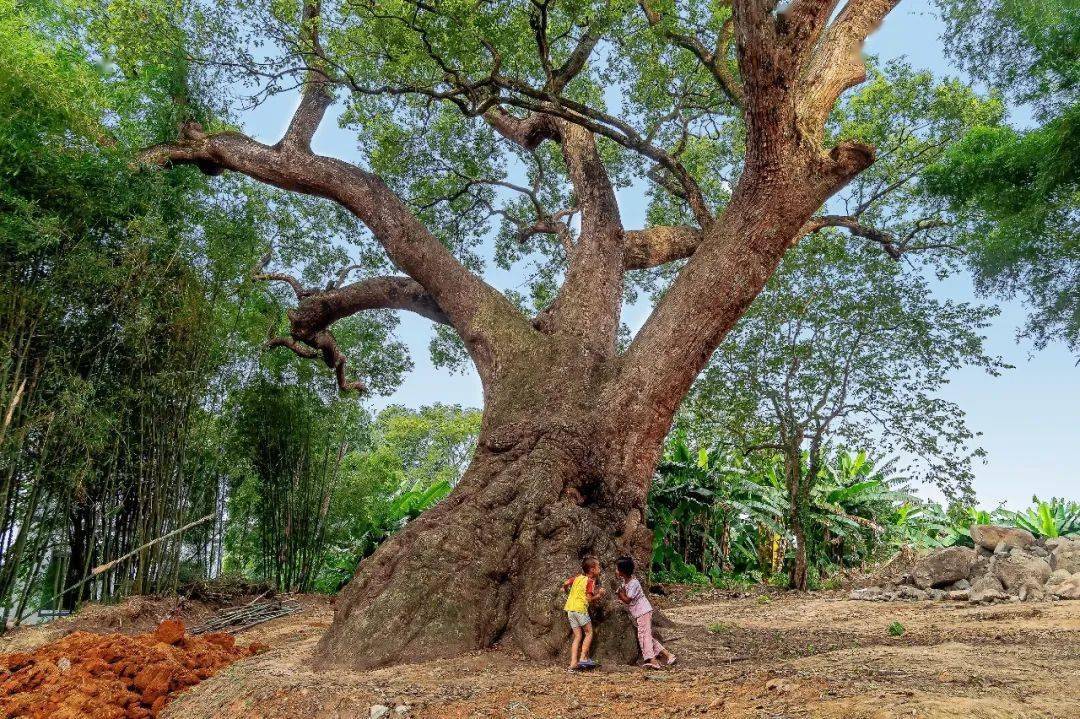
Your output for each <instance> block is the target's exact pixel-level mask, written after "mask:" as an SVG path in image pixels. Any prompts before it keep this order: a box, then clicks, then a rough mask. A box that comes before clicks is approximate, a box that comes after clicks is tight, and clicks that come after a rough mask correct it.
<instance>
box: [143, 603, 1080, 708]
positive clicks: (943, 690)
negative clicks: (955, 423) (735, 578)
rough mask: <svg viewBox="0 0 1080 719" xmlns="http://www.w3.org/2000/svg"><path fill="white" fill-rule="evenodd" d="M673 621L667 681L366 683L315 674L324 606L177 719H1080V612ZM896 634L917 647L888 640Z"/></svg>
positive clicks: (725, 608) (611, 670)
mask: <svg viewBox="0 0 1080 719" xmlns="http://www.w3.org/2000/svg"><path fill="white" fill-rule="evenodd" d="M666 612H667V613H668V615H669V616H670V617H671V618H672V619H673V620H674V621H675V622H676V627H675V629H672V630H668V632H667V637H668V638H667V640H666V641H667V644H668V646H669V648H670V649H671V650H672V651H674V652H675V653H676V654H677V655H678V657H679V662H678V664H677V665H676V667H674V668H672V669H671V670H667V671H663V672H650V673H646V672H645V671H644V670H641V669H638V668H633V667H622V666H619V667H612V666H604V667H602V668H601V669H600V670H598V671H595V672H591V673H588V674H575V675H569V674H567V673H566V672H565V670H564V669H563V668H562V667H560V666H550V665H544V664H539V663H535V662H531V661H527V660H525V659H523V658H522V657H521V656H520V655H518V654H517V653H516V652H514V651H512V650H510V649H500V648H496V649H493V650H490V651H484V652H476V653H474V654H472V655H469V656H466V657H462V658H459V659H457V660H453V661H449V660H443V661H433V662H426V663H419V664H413V665H406V666H398V667H393V668H388V669H381V670H377V671H366V672H353V671H347V670H328V671H317V670H315V669H313V668H312V666H311V659H312V649H313V647H314V645H315V642H316V641H317V640H318V637H319V635H320V634H321V632H322V631H323V630H324V629H325V628H326V627H327V626H328V624H329V622H330V619H331V612H330V608H329V607H328V606H327V605H325V604H323V605H313V606H309V607H308V608H307V609H306V610H305V611H304V612H303V613H301V614H298V615H294V616H292V617H288V618H285V619H280V620H276V621H274V622H271V623H268V624H266V625H263V626H261V627H256V628H254V629H252V630H250V631H249V632H245V633H244V635H243V639H244V640H245V641H250V640H256V641H262V642H266V643H267V644H269V645H270V646H271V650H270V651H269V652H267V653H265V654H262V655H259V656H256V657H252V658H251V659H247V660H244V661H241V662H237V663H236V664H233V665H232V666H230V667H229V668H227V669H225V670H223V671H222V672H221V673H219V674H218V675H217V676H215V677H213V678H212V679H210V680H208V681H206V682H203V683H202V684H200V685H199V686H197V687H194V688H193V689H190V690H188V691H187V692H185V693H184V694H182V695H180V696H179V697H178V698H177V699H176V700H175V701H174V702H173V703H172V704H171V705H170V706H169V707H168V708H167V709H166V710H165V712H164V715H163V716H164V717H169V718H172V719H198V718H200V717H232V718H235V719H247V718H255V717H258V718H260V719H286V718H287V719H302V718H306V717H320V718H323V717H325V718H327V719H353V718H363V719H367V717H368V716H369V711H370V707H371V706H372V705H373V704H383V705H386V706H389V707H395V706H398V705H406V706H408V707H409V708H410V714H409V716H412V717H416V718H417V719H420V718H424V717H431V718H432V719H436V718H437V719H456V718H462V719H464V718H466V717H469V718H471V717H514V718H518V717H551V718H552V719H555V718H557V717H565V718H567V719H569V718H570V717H574V718H577V717H581V718H585V717H618V718H622V717H626V718H627V719H642V718H643V717H730V718H736V719H738V718H741V717H755V718H761V719H766V718H768V719H781V718H787V717H822V718H835V719H841V718H843V719H860V718H863V717H865V718H866V719H886V718H892V717H934V718H937V717H941V718H945V717H949V718H952V717H955V718H956V719H961V718H963V719H967V718H972V717H979V718H981V717H986V718H987V719H991V718H993V719H996V718H999V717H1000V718H1001V719H1022V718H1023V719H1026V718H1028V717H1031V718H1034V717H1055V718H1060V719H1065V718H1070V719H1075V718H1076V717H1080V602H1057V603H1039V604H1004V605H994V606H987V607H969V606H967V605H961V604H946V603H931V602H922V603H899V602H896V603H875V602H850V601H846V600H843V599H841V598H839V597H831V596H822V595H809V596H808V595H802V596H798V595H778V596H773V597H770V598H767V599H762V598H761V597H742V598H724V597H723V596H719V595H713V596H710V595H696V596H691V597H685V596H684V597H681V598H679V599H678V600H677V602H675V603H674V604H673V605H671V606H668V607H667V608H666ZM893 622H899V623H900V624H902V625H903V627H904V630H905V631H904V633H903V635H902V636H900V637H894V636H891V635H890V633H889V632H888V626H889V625H890V624H891V623H893ZM388 640H391V641H392V638H388Z"/></svg>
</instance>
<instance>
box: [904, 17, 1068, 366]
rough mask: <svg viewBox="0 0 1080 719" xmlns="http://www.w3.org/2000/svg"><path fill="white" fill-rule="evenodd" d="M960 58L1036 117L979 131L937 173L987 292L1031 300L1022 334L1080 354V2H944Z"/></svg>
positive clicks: (931, 178) (931, 183)
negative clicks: (1057, 343)
mask: <svg viewBox="0 0 1080 719" xmlns="http://www.w3.org/2000/svg"><path fill="white" fill-rule="evenodd" d="M937 4H938V6H939V7H940V8H941V10H942V14H943V16H944V18H945V21H946V23H947V28H948V33H949V37H950V38H951V40H952V42H950V43H949V44H948V45H947V51H948V52H949V55H950V57H951V59H953V60H954V61H955V62H957V63H958V64H959V65H960V66H961V67H962V68H964V69H965V70H966V71H967V72H968V73H969V74H971V76H972V77H974V78H976V79H977V80H980V81H982V82H985V83H987V84H988V85H990V86H991V87H992V88H994V89H995V90H996V91H998V92H1000V93H1002V94H1003V95H1004V96H1005V97H1007V98H1008V99H1010V100H1012V101H1013V102H1014V103H1016V104H1017V105H1018V108H1017V114H1020V115H1024V114H1027V113H1030V114H1031V116H1032V119H1031V121H1030V122H1028V123H1024V124H1025V125H1027V126H1026V127H1023V128H1022V129H1014V128H1012V127H1002V126H977V127H974V128H971V129H970V130H969V131H968V133H967V134H966V135H965V136H964V137H963V138H962V139H961V141H960V142H958V143H956V145H955V147H953V148H951V149H950V150H949V152H948V154H947V155H946V156H945V157H943V158H942V159H941V161H940V162H939V163H938V164H936V165H935V166H933V167H932V168H931V169H930V171H929V172H928V173H927V176H926V180H927V182H926V183H925V190H926V192H927V194H928V195H929V196H932V197H935V198H937V199H939V200H940V199H942V198H944V199H947V200H948V201H949V203H950V206H951V209H952V210H954V211H955V212H956V213H957V214H958V215H959V218H960V219H961V221H962V225H961V228H962V230H963V234H962V240H963V244H964V247H965V248H966V249H967V251H968V257H969V261H970V267H971V269H972V270H973V272H974V275H975V279H976V282H977V286H978V288H979V289H980V290H982V291H983V292H986V293H989V294H995V295H997V296H1000V297H1005V298H1013V297H1019V298H1022V299H1023V300H1024V301H1025V304H1026V305H1027V307H1028V309H1029V312H1030V315H1029V319H1028V323H1027V325H1026V326H1025V327H1024V328H1023V330H1022V332H1021V334H1022V335H1023V336H1026V337H1028V338H1029V339H1031V340H1032V341H1033V342H1034V344H1035V346H1036V347H1037V348H1042V347H1044V346H1045V345H1046V344H1047V343H1048V342H1050V341H1055V340H1056V341H1060V342H1062V343H1064V344H1065V346H1066V347H1068V348H1069V349H1070V350H1071V351H1073V352H1074V353H1077V352H1080V289H1078V288H1080V240H1078V238H1080V203H1078V198H1080V170H1078V169H1077V168H1080V103H1078V101H1080V94H1078V93H1080V60H1078V59H1077V58H1080V8H1078V7H1077V4H1076V3H1075V2H1070V0H1041V1H1040V2H1026V1H1024V0H994V1H993V2H990V3H985V2H975V1H974V0H938V2H937Z"/></svg>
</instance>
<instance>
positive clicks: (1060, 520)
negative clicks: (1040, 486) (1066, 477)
mask: <svg viewBox="0 0 1080 719" xmlns="http://www.w3.org/2000/svg"><path fill="white" fill-rule="evenodd" d="M1031 501H1032V502H1034V503H1035V506H1034V507H1030V508H1028V509H1026V510H1024V511H1022V512H1008V511H1004V512H1002V516H1003V518H1004V519H1005V520H1006V521H1008V522H1009V523H1011V524H1013V525H1015V526H1017V527H1020V528H1021V529H1026V530H1027V531H1029V532H1031V533H1032V534H1034V535H1035V536H1036V537H1047V538H1049V537H1067V536H1070V535H1078V534H1080V503H1077V502H1069V501H1066V500H1064V499H1058V498H1057V497H1054V498H1051V500H1050V501H1049V502H1044V501H1042V500H1040V499H1039V498H1038V497H1032V498H1031Z"/></svg>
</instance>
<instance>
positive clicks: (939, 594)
mask: <svg viewBox="0 0 1080 719" xmlns="http://www.w3.org/2000/svg"><path fill="white" fill-rule="evenodd" d="M930 598H931V599H933V600H934V601H935V602H940V601H941V600H942V599H944V598H945V590H944V589H931V590H930Z"/></svg>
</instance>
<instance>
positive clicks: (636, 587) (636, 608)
mask: <svg viewBox="0 0 1080 719" xmlns="http://www.w3.org/2000/svg"><path fill="white" fill-rule="evenodd" d="M623 591H624V592H626V598H627V599H629V600H630V604H629V608H630V616H632V617H635V618H636V617H640V616H642V615H643V614H648V613H649V612H651V611H652V605H651V604H649V600H648V599H647V598H646V597H645V590H644V589H642V588H641V582H639V581H638V579H637V577H631V579H630V581H629V582H627V583H626V584H624V585H623Z"/></svg>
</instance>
